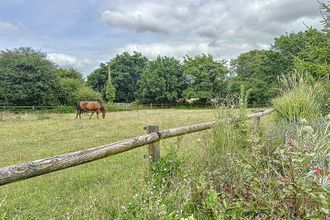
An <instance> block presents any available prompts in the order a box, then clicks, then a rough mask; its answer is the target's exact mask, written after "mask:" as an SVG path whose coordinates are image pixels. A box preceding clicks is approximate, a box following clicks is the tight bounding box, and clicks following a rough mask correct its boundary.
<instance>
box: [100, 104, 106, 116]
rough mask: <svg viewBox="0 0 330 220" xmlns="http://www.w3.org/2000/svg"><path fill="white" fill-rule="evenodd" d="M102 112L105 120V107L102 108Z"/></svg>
mask: <svg viewBox="0 0 330 220" xmlns="http://www.w3.org/2000/svg"><path fill="white" fill-rule="evenodd" d="M101 112H102V118H105V109H104V107H103V106H102V107H101Z"/></svg>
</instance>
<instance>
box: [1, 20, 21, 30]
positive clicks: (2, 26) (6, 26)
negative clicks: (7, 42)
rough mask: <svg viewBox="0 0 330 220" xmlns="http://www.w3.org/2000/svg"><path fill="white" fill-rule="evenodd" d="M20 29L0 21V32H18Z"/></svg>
mask: <svg viewBox="0 0 330 220" xmlns="http://www.w3.org/2000/svg"><path fill="white" fill-rule="evenodd" d="M19 29H20V27H19V26H18V25H15V24H13V23H10V22H7V21H0V32H4V31H18V30H19Z"/></svg>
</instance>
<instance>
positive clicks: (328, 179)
mask: <svg viewBox="0 0 330 220" xmlns="http://www.w3.org/2000/svg"><path fill="white" fill-rule="evenodd" d="M327 181H328V182H329V183H330V175H329V176H328V178H327Z"/></svg>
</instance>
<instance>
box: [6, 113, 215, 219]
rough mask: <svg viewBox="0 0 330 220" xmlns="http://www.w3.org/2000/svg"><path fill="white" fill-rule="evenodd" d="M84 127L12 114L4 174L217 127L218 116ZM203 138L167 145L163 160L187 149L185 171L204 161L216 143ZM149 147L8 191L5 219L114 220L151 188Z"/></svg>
mask: <svg viewBox="0 0 330 220" xmlns="http://www.w3.org/2000/svg"><path fill="white" fill-rule="evenodd" d="M88 117H89V114H84V115H83V119H82V120H76V119H75V115H74V114H55V113H54V114H45V113H40V114H38V113H26V114H9V115H8V117H7V119H4V120H3V121H0V155H1V156H0V167H5V166H8V165H12V164H17V163H20V162H26V161H31V160H36V159H41V158H45V157H49V156H54V155H58V154H62V153H67V152H72V151H77V150H82V149H87V148H90V147H95V146H99V145H102V144H108V143H112V142H115V141H118V140H122V139H125V138H129V137H133V136H137V135H141V134H144V133H145V132H146V131H145V130H144V129H143V127H144V126H146V125H148V124H153V123H156V124H159V125H160V128H161V129H166V128H172V127H179V126H183V125H188V124H193V123H199V122H205V121H209V120H214V119H215V112H214V110H205V109H203V110H175V109H162V110H156V109H155V110H137V111H123V112H109V113H107V115H106V118H105V119H96V118H92V119H91V120H89V119H88ZM211 135H212V132H211V131H203V132H198V133H194V134H189V135H185V136H182V137H178V138H172V139H167V140H163V141H162V142H161V155H164V154H166V151H167V149H168V148H169V147H170V146H173V145H176V146H180V150H179V154H180V155H181V156H182V157H183V158H185V166H191V165H192V164H193V163H195V161H196V160H198V158H201V157H203V152H204V151H205V147H207V145H208V143H209V142H210V141H211V138H210V137H211ZM146 153H147V150H146V148H145V147H140V148H138V149H135V150H132V151H128V152H125V153H122V154H118V155H114V156H111V157H108V158H104V159H101V160H98V161H95V162H91V163H88V164H84V165H81V166H77V167H73V168H70V169H66V170H62V171H58V172H55V173H51V174H47V175H43V176H39V177H35V178H31V179H28V180H23V181H20V182H16V183H12V184H9V185H5V186H2V187H0V218H9V219H12V218H19V219H20V218H33V219H34V218H36V219H40V218H42V219H44V218H46V219H49V218H66V217H69V216H70V217H72V216H80V217H83V218H88V217H89V218H91V217H96V216H98V217H105V216H109V215H110V213H111V212H112V211H113V210H116V209H118V208H120V207H122V206H125V205H126V204H127V203H128V202H129V201H130V200H131V199H132V198H133V196H134V195H136V194H137V193H139V189H141V188H143V187H144V184H145V181H144V176H145V172H147V171H148V160H147V159H146V158H145V156H144V155H146Z"/></svg>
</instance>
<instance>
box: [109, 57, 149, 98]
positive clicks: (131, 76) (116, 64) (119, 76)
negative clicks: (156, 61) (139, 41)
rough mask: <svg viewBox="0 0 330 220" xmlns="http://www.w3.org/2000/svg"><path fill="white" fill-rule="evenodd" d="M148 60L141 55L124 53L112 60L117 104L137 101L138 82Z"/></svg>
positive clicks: (112, 75) (112, 76) (112, 77)
mask: <svg viewBox="0 0 330 220" xmlns="http://www.w3.org/2000/svg"><path fill="white" fill-rule="evenodd" d="M147 63H148V59H147V58H146V57H145V56H143V55H142V54H141V53H138V52H133V54H129V53H128V52H124V53H122V54H117V56H116V57H115V58H114V59H112V60H111V63H110V66H111V80H112V82H113V85H114V86H115V89H116V101H117V102H132V101H134V100H135V99H136V96H135V94H136V92H137V90H138V81H139V79H140V77H141V74H142V71H143V68H144V67H145V66H146V65H147Z"/></svg>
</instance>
